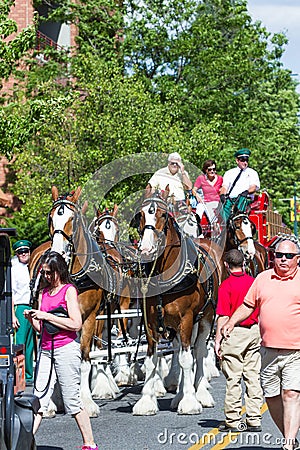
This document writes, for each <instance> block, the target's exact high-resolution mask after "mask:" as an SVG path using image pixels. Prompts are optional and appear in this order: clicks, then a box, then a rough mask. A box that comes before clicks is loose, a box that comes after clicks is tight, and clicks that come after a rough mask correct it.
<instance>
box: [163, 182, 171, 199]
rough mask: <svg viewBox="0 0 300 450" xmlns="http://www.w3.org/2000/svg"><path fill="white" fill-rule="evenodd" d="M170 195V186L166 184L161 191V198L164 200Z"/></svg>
mask: <svg viewBox="0 0 300 450" xmlns="http://www.w3.org/2000/svg"><path fill="white" fill-rule="evenodd" d="M169 195H170V186H169V185H168V184H167V186H166V187H165V190H164V192H163V198H164V200H166V199H167V198H168V197H169Z"/></svg>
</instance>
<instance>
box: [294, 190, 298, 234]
mask: <svg viewBox="0 0 300 450" xmlns="http://www.w3.org/2000/svg"><path fill="white" fill-rule="evenodd" d="M296 186H297V185H296V181H294V235H295V236H296V237H298V224H297V212H298V208H297V188H296Z"/></svg>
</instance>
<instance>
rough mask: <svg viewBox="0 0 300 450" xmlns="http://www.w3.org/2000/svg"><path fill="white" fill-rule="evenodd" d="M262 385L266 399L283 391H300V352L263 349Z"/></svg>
mask: <svg viewBox="0 0 300 450" xmlns="http://www.w3.org/2000/svg"><path fill="white" fill-rule="evenodd" d="M260 352H261V359H262V363H261V385H262V388H263V391H264V395H265V397H275V396H276V395H280V393H281V390H282V389H286V390H290V391H300V376H299V372H300V350H285V349H280V348H279V349H276V348H270V347H261V350H260Z"/></svg>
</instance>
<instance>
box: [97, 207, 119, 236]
mask: <svg viewBox="0 0 300 450" xmlns="http://www.w3.org/2000/svg"><path fill="white" fill-rule="evenodd" d="M103 222H105V225H104V226H105V228H106V229H107V230H110V229H111V222H113V223H114V224H115V226H116V229H117V238H118V237H119V224H118V221H117V219H116V218H115V217H114V216H113V215H111V214H110V213H109V211H108V210H107V209H106V210H105V212H104V213H102V214H101V215H100V216H99V217H97V219H96V220H95V225H94V233H95V234H96V235H97V237H99V235H100V232H99V227H100V226H101V224H102V223H103Z"/></svg>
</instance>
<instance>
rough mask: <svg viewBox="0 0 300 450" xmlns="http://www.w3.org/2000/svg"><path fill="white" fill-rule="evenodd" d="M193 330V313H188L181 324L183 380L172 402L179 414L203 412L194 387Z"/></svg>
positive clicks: (180, 356) (180, 363) (180, 357)
mask: <svg viewBox="0 0 300 450" xmlns="http://www.w3.org/2000/svg"><path fill="white" fill-rule="evenodd" d="M193 331H194V330H193V318H192V317H191V313H187V314H186V315H185V316H184V317H183V318H182V320H181V324H180V339H181V347H180V351H179V355H178V360H179V365H180V367H181V380H180V385H179V389H178V392H177V394H176V396H175V398H174V399H173V401H172V403H171V407H172V408H174V409H175V408H176V407H177V412H178V414H200V413H201V412H202V406H201V404H200V403H199V402H198V400H197V398H196V392H195V388H194V374H193V366H194V358H193V355H192V351H191V347H190V345H191V339H192V334H193Z"/></svg>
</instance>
